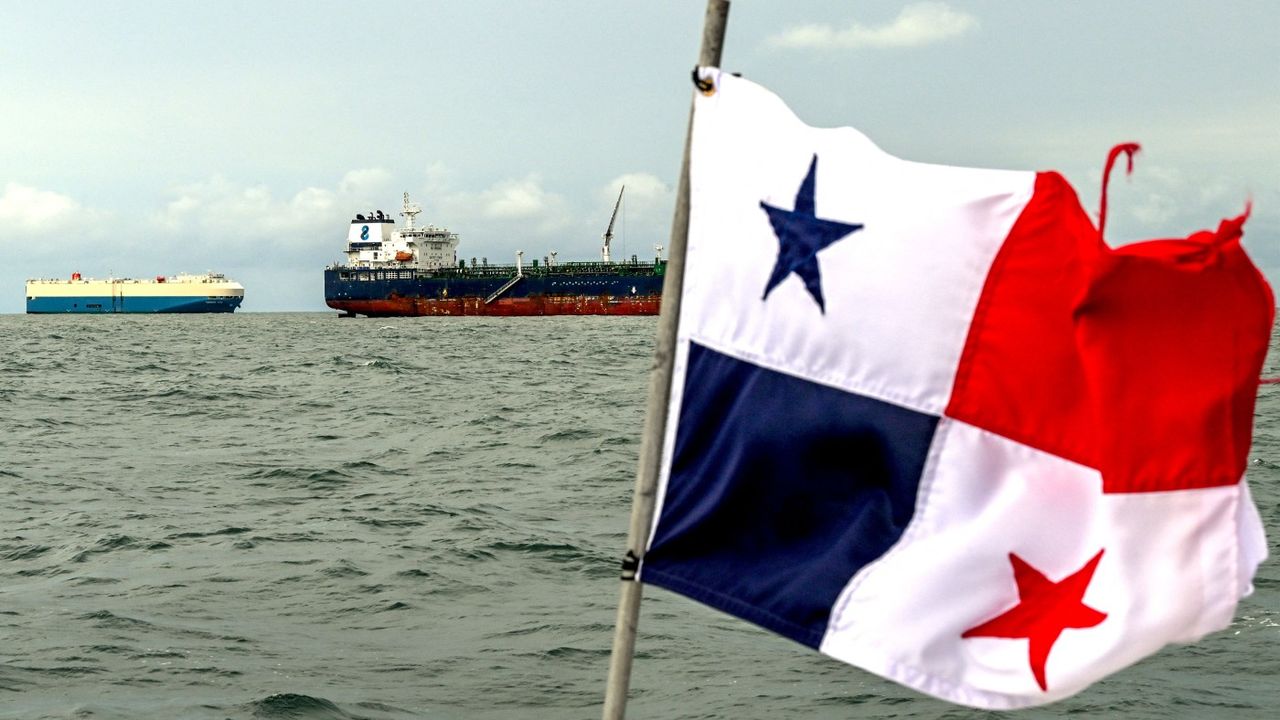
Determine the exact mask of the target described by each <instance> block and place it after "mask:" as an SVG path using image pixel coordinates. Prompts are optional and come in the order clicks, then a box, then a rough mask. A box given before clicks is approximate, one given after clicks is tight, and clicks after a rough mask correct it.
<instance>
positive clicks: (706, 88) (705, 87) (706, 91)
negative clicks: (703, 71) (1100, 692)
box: [692, 67, 716, 97]
mask: <svg viewBox="0 0 1280 720" xmlns="http://www.w3.org/2000/svg"><path fill="white" fill-rule="evenodd" d="M692 77H693V86H694V87H696V88H698V92H700V93H702V94H703V95H706V96H707V97H711V96H712V95H715V94H716V84H715V83H714V82H712V81H710V80H703V79H702V78H701V77H698V68H697V67H694V68H693V73H692Z"/></svg>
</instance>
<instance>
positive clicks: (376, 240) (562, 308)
mask: <svg viewBox="0 0 1280 720" xmlns="http://www.w3.org/2000/svg"><path fill="white" fill-rule="evenodd" d="M623 191H625V188H624V189H623ZM621 203H622V193H621V192H619V193H618V200H617V202H616V203H614V206H613V215H612V216H611V217H610V218H609V227H608V229H607V230H605V233H604V236H603V237H604V244H603V245H602V247H601V257H600V260H599V261H592V262H558V261H557V260H556V253H555V252H554V251H552V252H550V253H548V254H547V255H546V256H544V257H543V259H542V262H541V263H539V262H538V260H537V259H534V260H533V261H532V262H530V263H528V264H526V263H525V262H524V251H520V252H517V253H516V261H515V264H512V265H491V264H489V261H488V259H487V258H485V259H482V260H481V261H479V262H477V260H476V258H474V257H473V258H471V259H470V262H467V260H465V259H464V260H459V259H458V251H457V250H458V242H459V240H458V235H457V233H453V232H450V231H449V230H448V229H447V228H443V227H436V226H434V225H427V226H422V227H420V226H417V225H416V224H415V222H414V219H415V217H416V216H417V215H418V213H420V212H422V208H421V207H420V206H418V205H417V204H416V203H412V202H410V201H409V193H405V194H404V205H403V209H402V210H401V212H400V214H401V215H402V216H404V218H405V222H404V226H403V227H400V228H397V227H396V224H395V221H394V220H393V219H391V218H390V217H389V216H388V215H387V214H385V213H383V212H382V211H381V210H378V211H376V212H370V213H369V214H368V215H364V214H358V215H356V216H355V219H354V220H352V221H351V225H350V227H349V229H348V231H347V247H346V260H345V261H343V262H339V263H335V264H333V265H330V266H329V267H327V268H325V271H324V301H325V303H326V304H327V305H328V306H329V307H331V308H334V309H335V310H339V311H341V312H342V317H354V316H357V315H365V316H368V317H391V316H422V315H656V314H657V313H658V309H659V307H660V305H661V301H662V281H663V278H664V275H665V271H666V267H667V263H666V261H665V260H663V259H662V257H661V252H662V247H661V246H658V247H657V248H655V249H656V250H657V253H658V255H657V256H656V257H655V258H654V259H653V260H643V261H642V260H640V259H638V258H637V257H636V256H634V255H633V256H632V257H631V259H630V260H624V261H621V262H619V261H615V260H613V259H612V258H610V256H609V245H610V242H611V241H612V239H613V225H614V221H615V220H616V219H617V217H618V207H619V205H621Z"/></svg>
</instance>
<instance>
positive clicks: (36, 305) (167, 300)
mask: <svg viewBox="0 0 1280 720" xmlns="http://www.w3.org/2000/svg"><path fill="white" fill-rule="evenodd" d="M243 301H244V297H243V296H234V295H228V296H222V297H206V296H203V295H202V296H198V297H192V296H185V297H184V296H168V297H166V296H144V297H136V296H120V295H116V296H109V295H106V296H92V295H83V296H76V295H69V296H61V297H29V298H27V313H29V314H33V315H52V314H67V313H80V314H100V313H106V314H110V313H229V312H235V310H236V308H238V307H240V303H241V302H243Z"/></svg>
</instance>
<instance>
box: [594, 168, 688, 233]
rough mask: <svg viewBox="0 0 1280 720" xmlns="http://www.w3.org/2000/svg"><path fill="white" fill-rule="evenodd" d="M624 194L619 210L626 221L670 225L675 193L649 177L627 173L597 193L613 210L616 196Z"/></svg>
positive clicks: (647, 175) (662, 183) (670, 188)
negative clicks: (623, 189)
mask: <svg viewBox="0 0 1280 720" xmlns="http://www.w3.org/2000/svg"><path fill="white" fill-rule="evenodd" d="M624 186H625V187H626V192H625V193H623V198H622V207H621V208H620V209H619V211H618V212H619V213H620V214H621V213H625V216H626V219H628V220H630V221H631V222H632V223H644V224H657V225H659V226H662V227H664V228H665V227H666V225H667V224H669V223H670V221H671V210H672V206H673V203H674V202H675V190H674V189H673V188H672V187H671V186H669V185H667V184H666V183H664V182H662V181H661V180H659V179H658V177H657V176H656V175H651V174H649V173H627V174H625V175H619V176H618V177H616V178H614V179H613V180H611V181H610V182H609V184H608V185H606V186H605V187H604V189H602V190H601V191H600V198H601V200H602V201H603V202H605V203H608V208H609V210H610V211H611V210H612V209H613V203H614V202H616V201H617V199H618V193H619V192H620V191H622V188H623V187H624Z"/></svg>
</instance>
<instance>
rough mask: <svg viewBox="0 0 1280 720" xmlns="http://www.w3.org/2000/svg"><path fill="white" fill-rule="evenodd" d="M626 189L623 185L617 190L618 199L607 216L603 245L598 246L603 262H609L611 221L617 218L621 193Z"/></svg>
mask: <svg viewBox="0 0 1280 720" xmlns="http://www.w3.org/2000/svg"><path fill="white" fill-rule="evenodd" d="M626 191H627V186H626V185H623V186H622V189H621V190H619V191H618V201H617V202H615V203H614V204H613V214H612V215H610V216H609V227H607V228H605V231H604V245H601V246H600V258H601V259H602V260H604V261H605V262H609V243H610V242H611V241H612V240H613V221H614V220H617V219H618V207H619V206H621V205H622V193H624V192H626Z"/></svg>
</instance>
